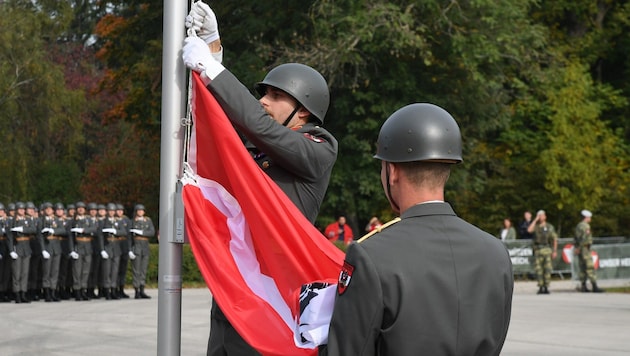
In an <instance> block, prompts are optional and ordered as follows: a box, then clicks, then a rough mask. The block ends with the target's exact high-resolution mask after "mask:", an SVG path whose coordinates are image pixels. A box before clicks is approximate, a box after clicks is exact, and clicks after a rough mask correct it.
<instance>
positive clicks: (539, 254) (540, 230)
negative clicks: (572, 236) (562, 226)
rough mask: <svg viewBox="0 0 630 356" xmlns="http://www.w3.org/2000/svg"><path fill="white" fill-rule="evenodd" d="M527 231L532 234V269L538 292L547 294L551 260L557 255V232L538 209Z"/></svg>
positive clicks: (544, 214) (545, 215)
mask: <svg viewBox="0 0 630 356" xmlns="http://www.w3.org/2000/svg"><path fill="white" fill-rule="evenodd" d="M527 231H529V232H530V233H533V234H534V241H533V248H534V256H535V258H534V261H535V264H534V269H535V270H536V277H537V280H538V294H549V283H550V282H551V270H552V266H551V260H552V259H554V258H556V255H557V250H558V234H557V233H556V230H555V229H554V227H553V225H551V224H550V223H548V222H547V214H546V213H545V211H544V210H538V212H537V213H536V218H535V219H534V220H533V221H532V222H531V224H529V227H528V228H527ZM552 247H553V250H552Z"/></svg>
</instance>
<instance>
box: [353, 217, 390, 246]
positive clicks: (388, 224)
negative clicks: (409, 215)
mask: <svg viewBox="0 0 630 356" xmlns="http://www.w3.org/2000/svg"><path fill="white" fill-rule="evenodd" d="M400 220H401V219H400V218H396V219H394V220H390V221H388V222H386V223H385V224H383V225H381V226H379V227H377V228H376V229H374V230H372V231H370V232H368V233H367V234H365V235H363V237H361V238H360V239H358V240H357V243H361V242H363V241H365V240H367V239H369V238H370V237H372V236H373V235H375V234H377V233H379V232H381V231H383V229H386V228H388V227H390V226H392V225H394V224H395V223H397V222H399V221H400Z"/></svg>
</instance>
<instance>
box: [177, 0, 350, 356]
mask: <svg viewBox="0 0 630 356" xmlns="http://www.w3.org/2000/svg"><path fill="white" fill-rule="evenodd" d="M186 23H187V27H189V28H191V29H193V30H195V31H196V33H197V35H198V36H199V37H198V38H196V37H188V38H187V39H186V40H185V45H184V48H183V50H182V59H183V61H184V64H186V66H187V67H189V68H191V69H192V70H194V71H196V72H198V73H199V74H200V77H201V78H202V80H203V81H204V84H205V85H206V86H207V88H208V90H210V92H212V94H213V95H214V97H215V98H217V100H218V102H219V103H220V105H221V107H222V109H223V110H224V111H225V113H226V114H227V117H228V118H229V119H230V121H231V122H232V124H233V125H234V127H235V128H236V130H237V131H239V133H240V134H241V137H243V138H245V139H244V145H245V147H246V148H247V150H248V151H249V152H250V154H251V156H252V158H253V159H254V160H255V161H256V163H257V164H258V165H259V166H260V168H261V169H262V170H263V171H264V172H265V173H266V174H267V175H268V176H269V177H270V178H271V179H272V180H273V181H274V182H275V183H276V184H277V185H278V187H279V188H280V189H281V190H282V191H283V192H284V193H285V194H286V195H287V196H288V197H289V199H290V200H291V201H292V202H293V203H294V204H295V205H296V207H297V208H298V209H299V210H300V211H301V212H302V214H304V216H305V217H306V218H307V219H308V220H309V221H310V222H311V223H314V222H315V219H316V218H317V214H318V213H319V208H320V206H321V203H322V200H323V199H324V195H325V194H326V189H327V188H328V182H329V180H330V174H331V172H332V168H333V165H334V164H335V161H336V159H337V150H338V143H337V140H336V139H335V138H334V137H333V135H331V134H330V133H329V132H328V131H326V130H325V129H324V128H322V127H321V126H322V124H323V123H324V118H325V116H326V113H327V112H328V105H329V102H330V93H329V90H328V84H327V83H326V80H325V79H324V77H323V76H322V75H321V74H320V73H319V72H317V71H316V70H314V69H313V68H311V67H309V66H306V65H304V64H299V63H286V64H281V65H279V66H277V67H275V68H273V69H272V70H271V71H269V73H267V75H266V76H265V78H264V79H263V81H262V82H260V83H257V84H256V91H257V92H258V94H259V95H260V96H261V98H260V100H256V98H255V97H253V96H252V95H251V94H250V92H249V90H247V88H246V87H245V86H243V84H241V83H240V82H239V81H238V79H237V78H236V77H234V75H233V74H232V73H231V72H230V71H228V70H227V69H225V67H223V65H222V64H221V63H220V59H221V53H222V47H221V41H220V38H219V30H218V25H217V20H216V17H215V15H214V12H213V11H212V9H210V7H208V5H206V4H205V3H203V2H202V1H197V2H195V3H194V4H193V6H192V7H191V10H190V14H189V16H188V17H187V19H186ZM217 59H218V60H217ZM210 318H211V319H210V324H211V326H210V329H211V330H212V331H211V333H210V338H209V341H208V350H207V355H208V356H211V355H258V354H259V353H258V352H257V351H256V350H254V348H252V347H251V346H250V345H249V344H247V343H246V342H245V340H244V339H243V338H242V337H241V336H240V335H239V334H238V333H237V332H236V330H235V329H234V327H232V325H231V324H230V322H229V321H228V320H227V318H226V317H225V315H224V314H223V312H222V311H221V309H220V308H219V307H218V305H217V304H216V302H215V301H214V300H213V302H212V311H211V313H210Z"/></svg>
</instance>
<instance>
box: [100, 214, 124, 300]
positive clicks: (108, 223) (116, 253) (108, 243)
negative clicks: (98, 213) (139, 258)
mask: <svg viewBox="0 0 630 356" xmlns="http://www.w3.org/2000/svg"><path fill="white" fill-rule="evenodd" d="M108 210H109V209H108ZM112 211H115V207H114V210H112ZM102 227H103V244H104V249H105V252H107V255H108V256H109V258H107V259H105V260H103V262H102V268H101V269H102V272H103V277H102V279H103V287H104V288H105V298H106V299H120V296H119V295H118V268H119V267H120V255H121V249H120V241H119V239H118V236H119V235H126V234H127V231H126V230H125V229H124V228H121V227H120V226H119V224H118V220H117V219H116V217H115V216H113V215H112V216H107V217H106V218H105V219H103V222H102Z"/></svg>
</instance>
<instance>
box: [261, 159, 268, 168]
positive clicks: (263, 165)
mask: <svg viewBox="0 0 630 356" xmlns="http://www.w3.org/2000/svg"><path fill="white" fill-rule="evenodd" d="M262 167H263V169H267V168H269V161H264V162H263V163H262Z"/></svg>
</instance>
